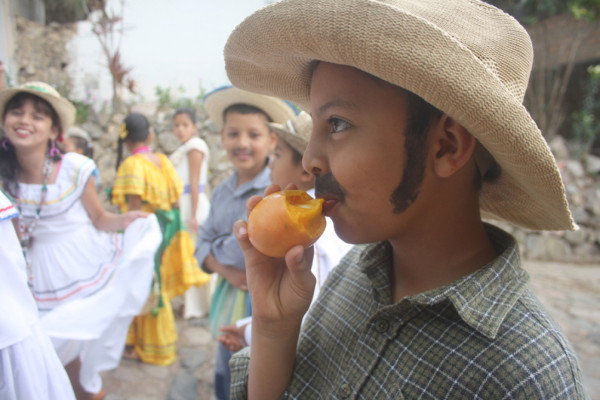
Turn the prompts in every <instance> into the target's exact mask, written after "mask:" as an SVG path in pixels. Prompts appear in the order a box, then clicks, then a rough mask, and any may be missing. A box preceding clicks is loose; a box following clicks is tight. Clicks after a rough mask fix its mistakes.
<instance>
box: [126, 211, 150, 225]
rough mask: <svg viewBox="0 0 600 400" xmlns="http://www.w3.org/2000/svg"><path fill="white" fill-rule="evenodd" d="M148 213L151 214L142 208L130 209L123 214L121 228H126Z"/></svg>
mask: <svg viewBox="0 0 600 400" xmlns="http://www.w3.org/2000/svg"><path fill="white" fill-rule="evenodd" d="M148 215H150V214H148V213H147V212H144V211H140V210H134V211H128V212H126V213H125V214H121V229H126V228H127V227H128V226H129V225H130V224H131V223H132V222H133V221H135V220H136V219H138V218H146V217H147V216H148Z"/></svg>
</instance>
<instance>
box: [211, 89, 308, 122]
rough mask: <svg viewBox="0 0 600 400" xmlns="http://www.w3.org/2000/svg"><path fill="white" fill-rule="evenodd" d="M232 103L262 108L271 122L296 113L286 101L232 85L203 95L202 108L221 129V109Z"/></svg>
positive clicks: (279, 120) (282, 119)
mask: <svg viewBox="0 0 600 400" xmlns="http://www.w3.org/2000/svg"><path fill="white" fill-rule="evenodd" d="M234 104H248V105H251V106H254V107H257V108H259V109H261V110H263V111H264V112H265V113H266V114H267V115H268V116H269V118H271V120H272V121H273V122H277V123H284V122H285V121H287V120H288V119H291V118H293V117H294V116H295V115H296V110H295V109H294V107H293V105H292V104H291V103H289V102H287V101H284V100H281V99H278V98H275V97H272V96H265V95H261V94H258V93H252V92H248V91H245V90H242V89H239V88H236V87H233V86H226V87H222V88H218V89H215V90H214V91H212V92H211V93H209V94H207V95H206V96H205V97H204V109H205V110H206V113H207V114H208V117H209V118H210V119H211V121H213V122H214V124H215V125H216V126H217V128H218V129H219V130H221V129H223V111H225V109H226V108H227V107H229V106H232V105H234Z"/></svg>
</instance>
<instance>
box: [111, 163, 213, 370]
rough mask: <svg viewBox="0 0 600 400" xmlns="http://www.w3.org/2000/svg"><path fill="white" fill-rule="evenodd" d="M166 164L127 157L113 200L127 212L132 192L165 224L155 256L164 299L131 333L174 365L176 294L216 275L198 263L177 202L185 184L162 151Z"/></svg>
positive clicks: (145, 349)
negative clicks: (172, 302) (204, 269)
mask: <svg viewBox="0 0 600 400" xmlns="http://www.w3.org/2000/svg"><path fill="white" fill-rule="evenodd" d="M156 155H157V156H158V158H159V159H160V164H161V167H160V168H159V167H157V166H156V165H155V164H154V163H153V162H151V161H149V160H148V159H146V158H145V157H144V156H143V155H142V154H136V155H132V156H130V157H128V158H126V159H125V160H124V161H123V163H122V164H121V166H120V167H119V170H118V171H117V177H116V180H115V184H114V186H113V189H112V202H113V204H116V205H118V206H119V207H120V209H121V212H126V211H128V209H129V206H128V203H127V196H128V195H137V196H140V197H141V199H142V211H146V212H150V213H154V214H155V215H156V216H157V218H158V221H159V223H160V225H161V230H162V234H163V242H162V244H161V246H160V247H159V249H158V251H157V253H156V256H155V272H156V273H155V283H154V287H155V288H158V293H159V294H160V296H158V301H157V304H156V307H154V309H153V311H152V312H151V313H148V314H144V315H139V316H137V317H135V319H134V320H133V322H132V324H131V326H130V328H129V333H128V336H127V345H131V346H134V348H135V350H136V352H137V354H138V355H139V356H140V358H141V360H142V361H144V362H146V363H150V364H156V365H169V364H171V363H173V362H174V361H175V358H176V351H177V348H176V343H177V330H176V327H175V318H174V315H173V310H172V308H171V301H170V300H171V299H172V298H173V297H175V296H178V295H180V294H182V293H184V292H185V291H186V290H187V289H188V288H189V287H191V286H194V285H195V286H201V285H203V284H206V283H208V281H209V280H210V276H209V275H208V274H206V273H204V272H202V270H201V269H200V268H199V267H198V262H197V261H196V259H195V258H194V243H193V242H192V239H191V238H190V236H189V234H188V233H187V232H186V231H185V228H184V225H183V223H182V221H181V216H180V213H179V209H178V208H176V207H175V208H173V206H174V205H176V204H177V200H178V199H179V196H180V195H181V192H182V190H183V184H182V182H181V180H180V179H179V177H178V176H177V173H176V172H175V169H174V168H173V165H172V164H171V162H170V161H169V159H168V158H167V157H166V156H165V155H163V154H158V153H156Z"/></svg>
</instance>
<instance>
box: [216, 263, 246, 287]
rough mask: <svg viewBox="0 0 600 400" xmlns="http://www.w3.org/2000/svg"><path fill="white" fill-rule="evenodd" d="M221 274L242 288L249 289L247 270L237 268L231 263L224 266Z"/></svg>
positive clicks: (232, 283)
mask: <svg viewBox="0 0 600 400" xmlns="http://www.w3.org/2000/svg"><path fill="white" fill-rule="evenodd" d="M221 275H222V276H223V278H225V280H227V282H229V283H231V285H233V286H235V287H236V288H238V289H240V290H248V284H247V283H246V271H244V270H243V269H237V268H234V267H232V266H230V265H226V266H224V269H223V271H221Z"/></svg>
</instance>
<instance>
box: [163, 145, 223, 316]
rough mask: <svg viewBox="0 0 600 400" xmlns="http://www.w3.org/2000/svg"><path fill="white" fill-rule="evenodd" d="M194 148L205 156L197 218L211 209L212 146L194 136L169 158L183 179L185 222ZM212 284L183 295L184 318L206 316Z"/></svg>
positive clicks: (189, 204)
mask: <svg viewBox="0 0 600 400" xmlns="http://www.w3.org/2000/svg"><path fill="white" fill-rule="evenodd" d="M192 150H198V151H200V152H201V153H202V154H203V155H204V157H203V158H202V167H201V169H200V179H199V186H200V188H199V191H198V207H197V209H196V221H197V222H198V223H199V224H202V223H203V222H204V221H205V220H206V218H207V217H208V212H209V210H210V201H209V199H208V196H207V195H206V184H207V174H208V161H209V157H210V155H209V150H208V145H207V144H206V142H205V141H204V140H202V139H200V138H199V137H197V136H194V137H192V138H191V139H189V140H188V141H187V142H185V143H184V144H182V145H181V146H179V147H178V148H177V150H175V151H174V152H173V153H172V154H171V155H170V156H169V161H171V163H172V164H173V167H175V171H176V172H177V175H178V176H179V179H181V180H182V181H183V185H184V187H183V193H182V194H181V197H180V198H179V208H180V210H181V219H182V220H183V223H184V224H187V222H188V221H189V219H190V218H191V216H192V199H191V196H190V166H189V161H188V153H189V152H190V151H192ZM190 234H191V235H192V239H193V240H194V241H195V240H196V234H197V232H190ZM212 286H213V285H212V284H207V285H204V286H202V287H195V286H193V287H191V288H189V289H188V290H187V291H186V292H185V295H184V298H185V307H184V314H183V316H184V318H192V317H203V316H205V315H207V314H208V312H209V310H210V295H211V293H210V292H211V287H212Z"/></svg>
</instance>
